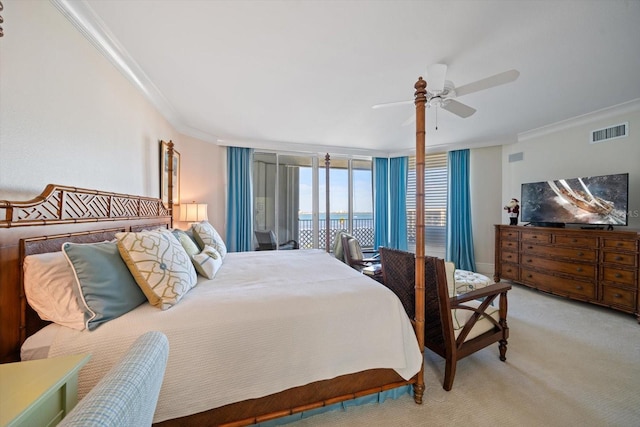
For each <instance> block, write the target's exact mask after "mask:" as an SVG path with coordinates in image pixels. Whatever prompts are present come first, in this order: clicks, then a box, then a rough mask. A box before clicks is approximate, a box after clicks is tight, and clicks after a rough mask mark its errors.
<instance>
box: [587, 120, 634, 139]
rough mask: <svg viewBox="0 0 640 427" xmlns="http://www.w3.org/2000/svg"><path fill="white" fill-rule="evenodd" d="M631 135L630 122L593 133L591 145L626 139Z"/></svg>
mask: <svg viewBox="0 0 640 427" xmlns="http://www.w3.org/2000/svg"><path fill="white" fill-rule="evenodd" d="M627 135H629V122H627V123H621V124H619V125H615V126H611V127H608V128H604V129H598V130H593V131H591V141H589V142H590V143H591V144H597V143H599V142H604V141H610V140H612V139H618V138H624V137H626V136H627Z"/></svg>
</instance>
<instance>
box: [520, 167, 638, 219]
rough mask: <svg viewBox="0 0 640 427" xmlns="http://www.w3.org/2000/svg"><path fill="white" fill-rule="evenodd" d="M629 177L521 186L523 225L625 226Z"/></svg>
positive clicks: (579, 179) (596, 178)
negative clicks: (528, 223)
mask: <svg viewBox="0 0 640 427" xmlns="http://www.w3.org/2000/svg"><path fill="white" fill-rule="evenodd" d="M628 197H629V174H628V173H621V174H616V175H602V176H587V177H580V178H571V179H555V180H550V181H542V182H532V183H526V184H522V195H521V203H520V204H521V206H520V214H521V220H522V221H523V222H532V223H564V224H593V225H627V201H628Z"/></svg>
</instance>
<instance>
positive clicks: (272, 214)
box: [253, 153, 373, 249]
mask: <svg viewBox="0 0 640 427" xmlns="http://www.w3.org/2000/svg"><path fill="white" fill-rule="evenodd" d="M329 178H330V184H329V185H330V189H329V190H330V191H329V194H330V208H329V210H330V212H329V219H330V224H329V230H328V233H329V238H330V240H329V245H331V244H332V243H333V239H334V238H335V235H336V233H337V232H338V231H340V230H342V231H346V232H349V233H352V234H353V235H354V236H355V237H357V238H358V240H359V241H360V242H361V245H362V246H363V247H365V248H367V247H373V214H372V212H373V209H372V204H373V196H372V194H373V192H372V181H371V160H366V159H365V160H361V159H347V158H335V159H334V158H332V159H331V166H330V172H329ZM253 188H254V229H255V230H273V231H274V233H275V234H276V236H277V239H278V243H284V242H286V241H288V240H295V241H296V242H298V245H299V246H300V248H301V249H311V248H320V249H326V245H325V242H326V240H325V236H326V235H327V229H326V228H327V227H326V217H327V212H326V202H325V200H326V179H325V164H324V158H322V159H319V157H318V156H313V155H311V156H301V155H292V154H279V153H255V154H254V176H253Z"/></svg>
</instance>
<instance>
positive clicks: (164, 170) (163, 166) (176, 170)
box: [160, 141, 180, 206]
mask: <svg viewBox="0 0 640 427" xmlns="http://www.w3.org/2000/svg"><path fill="white" fill-rule="evenodd" d="M160 194H161V195H162V202H163V203H164V204H165V206H166V205H168V204H169V144H168V143H166V142H164V141H160ZM179 203H180V153H178V151H176V149H175V148H174V149H173V204H174V205H177V204H179Z"/></svg>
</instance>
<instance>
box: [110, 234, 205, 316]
mask: <svg viewBox="0 0 640 427" xmlns="http://www.w3.org/2000/svg"><path fill="white" fill-rule="evenodd" d="M116 238H117V239H118V250H119V251H120V255H121V256H122V259H124V261H125V263H126V264H127V266H128V267H129V270H130V271H131V274H133V277H134V278H135V280H136V283H138V286H140V289H142V291H143V292H144V294H145V295H146V297H147V299H148V300H149V302H150V303H151V304H152V305H154V306H156V307H158V308H161V309H163V310H166V309H168V308H169V307H171V306H172V305H174V304H176V303H177V302H178V301H180V299H181V298H182V297H183V296H184V295H185V294H186V293H187V292H189V290H190V289H191V288H193V287H194V286H195V285H196V280H197V277H196V271H195V269H194V268H193V264H192V263H191V259H190V257H189V255H187V252H186V251H185V250H184V248H183V247H182V245H181V244H180V242H178V240H177V239H176V238H175V237H174V236H173V234H171V232H170V231H141V232H139V233H130V232H128V233H116Z"/></svg>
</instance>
